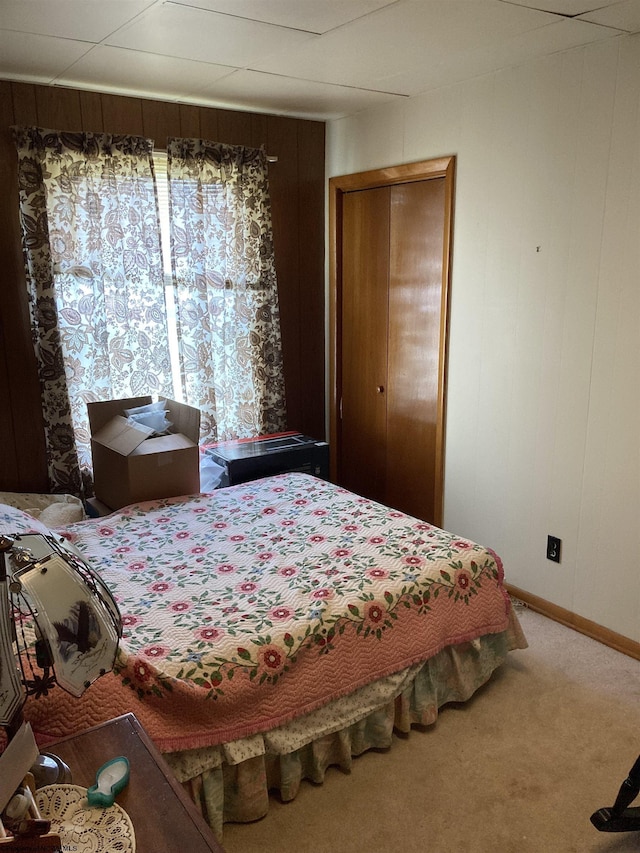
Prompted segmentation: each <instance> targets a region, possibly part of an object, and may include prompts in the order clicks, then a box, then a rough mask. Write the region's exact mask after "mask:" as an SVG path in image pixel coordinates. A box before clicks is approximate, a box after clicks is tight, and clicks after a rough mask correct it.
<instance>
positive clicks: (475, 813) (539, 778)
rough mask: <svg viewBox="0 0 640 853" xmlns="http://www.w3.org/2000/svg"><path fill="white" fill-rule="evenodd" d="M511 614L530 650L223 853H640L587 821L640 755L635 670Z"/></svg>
mask: <svg viewBox="0 0 640 853" xmlns="http://www.w3.org/2000/svg"><path fill="white" fill-rule="evenodd" d="M517 612H518V616H519V618H520V621H521V624H522V627H523V630H524V632H525V635H526V636H527V639H528V641H529V648H528V649H526V650H522V651H515V652H512V653H511V654H510V656H509V659H508V660H507V662H506V663H505V664H504V665H503V666H502V667H501V668H500V669H499V670H498V671H497V672H496V673H494V675H493V677H492V678H491V679H490V681H489V682H488V683H487V684H486V685H485V686H484V687H483V688H482V689H481V690H479V691H478V692H477V693H476V695H475V696H474V697H473V698H472V699H471V700H470V701H469V702H468V703H466V704H465V705H451V706H447V707H445V708H443V709H441V712H440V716H439V717H438V720H437V722H436V724H435V725H434V726H432V727H430V728H429V729H428V730H424V731H412V732H411V734H410V735H409V737H408V738H406V739H403V738H395V740H394V744H393V746H392V747H391V749H389V750H388V751H386V752H384V753H365V754H364V755H362V756H360V757H359V758H358V759H357V760H356V761H355V762H354V766H353V769H352V771H351V772H350V773H349V774H345V773H342V772H341V771H340V770H338V769H334V768H331V769H329V771H328V772H327V774H326V778H325V781H324V783H323V784H322V785H313V784H311V783H308V782H304V783H303V784H302V786H301V789H300V792H299V794H298V796H297V797H296V799H295V800H294V801H293V802H291V803H286V804H282V803H280V802H279V801H278V800H277V799H276V798H275V797H274V798H273V799H272V803H271V806H270V810H269V814H268V815H267V816H266V817H265V818H263V819H262V820H260V821H257V822H256V823H253V824H243V825H234V824H227V825H226V826H225V831H224V839H223V844H224V848H225V850H226V853H307V851H308V853H374V851H375V853H378V851H394V853H395V851H402V853H414V851H415V853H529V851H530V853H547V851H548V853H627V851H634V853H639V851H640V832H627V833H616V834H612V833H602V832H598V831H597V830H596V829H595V828H594V827H593V826H592V824H591V822H590V820H589V818H590V816H591V814H592V813H593V812H594V811H596V810H597V809H598V808H601V807H603V806H611V805H612V804H613V801H614V799H615V797H616V794H617V792H618V789H619V787H620V785H621V783H622V781H623V780H624V779H625V778H626V776H627V773H628V771H629V769H630V768H631V766H632V765H633V763H634V761H635V760H636V758H637V756H638V754H639V753H640V661H636V660H634V659H632V658H630V657H627V656H626V655H623V654H621V653H619V652H616V651H614V650H612V649H610V648H608V647H606V646H604V645H602V644H600V643H598V642H596V641H595V640H591V639H589V638H588V637H585V636H583V635H582V634H579V633H576V632H575V631H572V630H571V629H569V628H565V627H563V626H561V625H559V624H557V623H556V622H553V621H551V620H550V619H547V618H545V617H544V616H541V615H540V614H537V613H535V612H533V611H531V610H528V609H518V611H517ZM639 802H640V801H639Z"/></svg>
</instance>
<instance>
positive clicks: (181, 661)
mask: <svg viewBox="0 0 640 853" xmlns="http://www.w3.org/2000/svg"><path fill="white" fill-rule="evenodd" d="M64 532H65V535H66V536H67V537H68V538H69V539H71V540H72V541H73V542H74V543H75V544H76V546H77V547H78V548H79V549H80V550H81V551H82V552H83V553H84V554H85V556H86V557H87V559H88V560H89V561H90V562H91V564H92V565H93V566H94V568H96V569H97V570H99V572H100V574H101V575H102V577H103V579H104V580H105V581H106V583H107V584H108V585H109V586H110V588H111V589H112V591H113V592H114V595H115V598H116V600H117V602H118V604H119V607H120V610H121V613H122V618H123V624H124V633H123V638H122V642H121V647H120V650H119V653H118V658H117V661H116V668H115V671H114V672H113V673H111V674H109V675H107V676H105V677H103V678H100V679H99V680H98V681H97V682H95V684H94V685H92V687H91V688H90V689H89V690H88V691H87V692H86V693H85V694H84V695H83V697H82V698H81V699H80V700H78V699H72V698H71V697H68V696H67V695H66V694H64V693H63V691H61V690H54V691H52V692H51V693H50V694H49V696H47V697H44V698H41V699H39V700H37V701H31V702H30V703H29V704H28V706H27V709H26V712H25V716H26V717H27V718H29V719H31V720H32V724H33V726H34V729H35V731H36V733H37V735H39V739H40V741H41V742H46V740H47V739H52V738H56V737H60V736H62V735H64V734H67V733H70V732H71V731H73V730H77V729H78V728H80V726H81V725H89V724H95V723H97V722H100V721H101V720H103V719H109V718H110V717H113V716H116V715H118V714H121V713H125V712H126V711H133V712H134V713H135V714H136V716H137V717H138V719H140V721H141V722H142V724H143V725H144V726H145V728H147V730H148V731H149V734H150V735H151V736H152V737H153V738H154V740H155V741H156V742H157V743H158V744H159V746H160V748H161V749H162V750H163V751H170V750H177V749H190V748H195V747H200V746H209V745H214V744H218V743H224V742H227V741H230V740H235V739H238V738H241V737H245V736H247V735H250V734H253V733H256V732H261V731H266V730H269V729H272V728H274V727H275V726H278V725H281V724H283V723H285V722H287V721H289V720H291V719H294V718H296V717H298V716H300V715H302V714H304V713H306V712H308V711H311V710H314V709H316V708H319V707H321V706H322V705H324V704H326V703H327V702H329V701H331V700H332V699H335V698H337V697H340V696H343V695H345V694H347V693H350V692H351V691H353V690H355V689H357V688H358V687H361V686H362V685H364V684H367V683H369V682H371V681H373V680H375V679H378V678H381V677H383V676H386V675H389V674H390V673H393V672H396V671H398V670H400V669H402V668H404V667H406V666H409V665H410V664H413V663H416V662H418V661H424V660H427V659H429V658H430V657H431V656H433V655H435V654H436V653H437V652H438V651H440V650H441V649H442V648H444V647H445V646H447V645H451V644H459V643H463V642H466V641H469V640H473V639H475V638H477V637H480V636H482V635H486V634H494V633H498V632H501V631H503V630H505V629H506V628H507V626H508V622H509V608H510V604H509V599H508V596H507V594H506V592H505V590H504V587H503V573H502V567H501V564H500V560H499V559H498V557H497V556H496V554H495V553H493V551H491V550H489V549H487V548H485V547H482V546H481V545H479V544H477V543H475V542H472V541H469V540H467V539H464V538H460V537H458V536H455V535H453V534H451V533H447V532H445V531H443V530H441V529H439V528H436V527H433V526H432V525H429V524H426V523H424V522H422V521H418V520H416V519H415V518H412V517H410V516H407V515H405V514H403V513H401V512H396V511H390V510H389V509H388V508H386V507H383V506H381V505H380V504H376V503H374V502H372V501H370V500H367V499H365V498H362V497H359V496H357V495H355V494H353V493H351V492H348V491H346V490H344V489H342V488H339V487H337V486H335V485H333V484H331V483H328V482H325V481H322V480H318V479H316V478H314V477H311V476H308V475H305V474H284V475H281V476H277V477H270V478H266V479H264V480H258V481H255V482H251V483H247V484H244V485H240V486H234V487H230V488H226V489H221V490H219V491H217V492H215V493H213V494H211V495H196V496H193V497H188V498H171V499H166V500H162V501H154V502H148V503H145V504H137V505H133V506H130V507H127V508H125V509H123V510H122V511H120V512H118V513H114V514H113V515H111V516H108V517H106V518H102V519H91V520H88V521H83V522H81V523H78V524H75V525H71V526H70V527H68V528H67V529H66V530H65V531H64Z"/></svg>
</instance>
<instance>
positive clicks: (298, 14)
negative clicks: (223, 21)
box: [178, 0, 396, 33]
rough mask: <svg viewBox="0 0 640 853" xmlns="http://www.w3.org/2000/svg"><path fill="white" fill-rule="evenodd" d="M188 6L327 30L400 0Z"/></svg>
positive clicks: (217, 0)
mask: <svg viewBox="0 0 640 853" xmlns="http://www.w3.org/2000/svg"><path fill="white" fill-rule="evenodd" d="M178 2H182V3H184V5H185V6H197V7H200V8H201V9H211V10H212V11H214V12H224V13H225V14H227V15H237V16H238V17H240V18H252V19H253V20H254V21H263V22H265V23H268V24H278V25H279V26H281V27H291V28H293V29H297V30H306V31H307V32H310V33H326V32H328V31H329V30H333V29H335V28H336V27H340V26H342V25H343V24H346V23H348V22H349V21H353V20H355V19H356V18H361V17H362V16H363V15H368V14H369V12H373V11H375V10H376V9H381V8H382V7H383V6H390V5H391V4H392V3H395V2H396V0H349V2H348V3H345V2H344V0H306V2H304V0H303V2H301V0H269V2H268V3H265V2H264V0H178Z"/></svg>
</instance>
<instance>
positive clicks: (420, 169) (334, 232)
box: [329, 155, 456, 527]
mask: <svg viewBox="0 0 640 853" xmlns="http://www.w3.org/2000/svg"><path fill="white" fill-rule="evenodd" d="M455 165H456V158H455V155H451V156H449V157H439V158H437V159H434V160H421V161H418V162H415V163H405V164H402V165H398V166H388V167H385V168H382V169H372V170H369V171H366V172H356V173H354V174H351V175H339V176H337V177H334V178H330V179H329V442H330V447H331V448H332V452H331V479H332V480H333V481H334V482H338V477H339V471H338V459H339V457H340V453H339V452H338V450H339V448H340V441H341V430H340V426H341V424H340V412H339V405H340V399H341V396H342V376H341V363H342V328H341V317H342V261H341V259H342V227H343V198H344V195H345V194H346V193H349V192H355V191H358V190H365V189H375V188H377V187H385V186H393V185H396V184H406V183H411V182H415V181H430V180H433V179H435V178H444V182H445V202H444V204H445V211H444V214H445V216H444V222H445V224H444V234H443V238H444V239H443V258H442V298H441V306H440V308H441V313H440V344H439V359H438V403H437V408H438V415H437V423H436V460H435V472H436V474H435V479H436V482H435V483H434V507H435V518H434V522H435V524H436V525H437V526H438V527H442V515H443V502H444V450H445V414H446V413H445V408H446V390H447V388H446V386H447V356H448V338H449V287H450V280H451V258H452V242H453V198H454V189H455V186H454V185H455Z"/></svg>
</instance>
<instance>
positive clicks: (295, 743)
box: [164, 611, 527, 840]
mask: <svg viewBox="0 0 640 853" xmlns="http://www.w3.org/2000/svg"><path fill="white" fill-rule="evenodd" d="M526 646H527V641H526V639H525V637H524V635H523V633H522V630H521V628H520V625H519V623H518V620H517V617H516V616H515V614H513V611H512V613H511V619H510V625H509V628H508V629H507V630H506V631H503V632H502V633H499V634H490V635H486V636H484V637H481V638H479V639H477V640H474V641H473V642H468V643H462V644H460V645H458V646H449V647H447V648H445V649H443V650H442V651H441V652H439V653H438V654H437V655H435V656H434V657H433V658H431V659H429V660H428V661H426V662H424V663H421V664H417V665H415V666H413V667H409V668H408V669H406V670H403V672H401V673H397V674H396V675H394V676H391V677H390V678H389V679H384V680H383V682H380V683H376V684H375V685H369V686H368V687H367V688H363V690H361V691H356V694H353V695H352V696H351V697H347V698H348V699H349V698H350V699H351V700H352V701H351V703H347V704H346V706H345V705H344V702H343V700H338V701H337V703H332V705H333V706H334V707H328V708H325V709H321V710H320V712H316V713H314V714H310V715H308V716H307V718H305V719H303V720H298V721H294V722H293V723H290V724H287V725H285V726H281V727H280V728H279V729H275V730H273V731H271V732H267V733H265V734H262V735H255V736H253V737H251V738H245V739H243V740H241V741H236V742H234V743H232V744H224V745H222V746H219V747H210V748H208V749H201V750H185V751H183V752H172V753H165V754H164V757H165V758H166V760H167V761H168V763H169V764H170V766H171V767H172V769H173V771H174V773H175V774H176V776H177V778H178V779H179V781H181V782H182V784H183V785H184V787H185V789H186V790H187V791H188V793H189V794H190V796H191V797H192V799H193V800H194V801H195V803H196V805H197V807H198V808H199V810H200V811H201V812H202V814H203V816H204V817H205V819H206V820H207V822H208V823H209V825H210V826H211V828H212V830H213V831H214V833H215V835H216V836H217V838H218V839H219V840H222V835H223V825H224V823H226V822H235V823H247V822H250V821H255V820H258V819H259V818H262V817H264V816H265V815H266V814H267V812H268V811H269V792H270V791H275V792H277V794H278V795H279V797H280V799H281V800H282V801H283V802H288V801H290V800H293V799H294V798H295V796H296V794H297V793H298V789H299V787H300V783H301V782H302V780H303V779H309V780H310V781H312V782H315V783H321V782H322V781H323V780H324V775H325V772H326V770H327V768H328V767H330V766H338V767H339V768H341V769H342V770H344V771H349V770H350V769H351V765H352V761H353V758H354V757H355V756H358V755H360V754H362V753H363V752H365V751H367V750H369V749H388V748H389V747H390V746H391V745H392V741H393V734H394V731H395V732H398V733H401V734H408V733H409V731H410V730H411V727H412V726H429V725H432V724H433V723H435V721H436V719H437V716H438V709H439V708H441V707H442V706H443V705H446V704H447V703H450V702H464V701H466V700H467V699H469V698H470V697H471V696H472V695H473V693H475V691H476V690H477V689H478V688H479V687H481V686H482V685H483V684H484V683H485V682H486V681H487V680H488V679H489V678H490V676H491V674H492V673H493V671H494V670H495V669H496V668H497V667H498V666H500V664H501V663H503V662H504V660H505V658H506V656H507V654H508V652H509V651H511V650H513V649H523V648H526ZM383 696H384V697H385V698H384V701H383V702H380V699H381V698H382V697H383Z"/></svg>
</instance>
